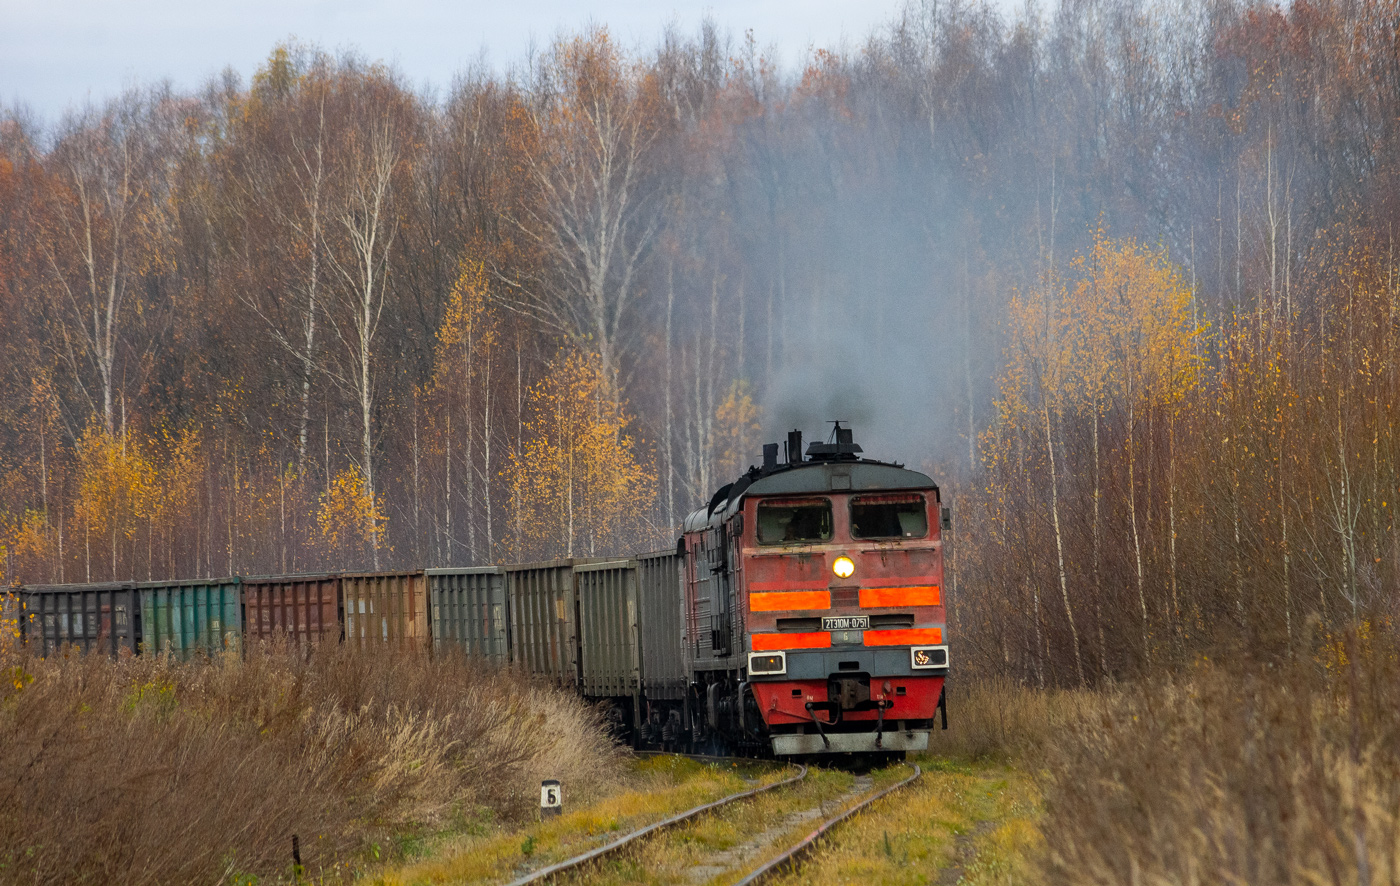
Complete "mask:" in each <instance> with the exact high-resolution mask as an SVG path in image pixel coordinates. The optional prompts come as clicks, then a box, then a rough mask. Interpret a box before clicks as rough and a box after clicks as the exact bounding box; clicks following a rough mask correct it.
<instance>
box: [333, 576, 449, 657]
mask: <svg viewBox="0 0 1400 886" xmlns="http://www.w3.org/2000/svg"><path fill="white" fill-rule="evenodd" d="M340 595H341V596H340V599H341V605H342V613H343V616H344V625H345V633H344V638H345V645H347V646H349V647H350V648H352V649H356V650H359V651H362V652H368V651H373V650H377V649H421V650H427V649H429V648H430V647H431V646H432V639H433V638H432V634H431V632H430V631H429V628H428V578H427V576H426V575H424V574H423V572H422V570H419V571H417V572H357V573H349V574H346V575H342V576H341V577H340Z"/></svg>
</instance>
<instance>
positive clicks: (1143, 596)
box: [1127, 372, 1152, 662]
mask: <svg viewBox="0 0 1400 886" xmlns="http://www.w3.org/2000/svg"><path fill="white" fill-rule="evenodd" d="M1135 412H1136V405H1135V404H1134V402H1133V376H1132V372H1129V373H1128V441H1127V443H1128V445H1127V452H1128V522H1130V523H1131V524H1132V526H1133V558H1134V562H1135V563H1136V565H1137V594H1138V607H1139V608H1140V609H1141V610H1142V613H1141V614H1142V655H1143V660H1144V661H1147V662H1151V661H1152V649H1151V647H1150V645H1149V644H1148V631H1147V625H1148V622H1147V592H1146V590H1145V588H1144V584H1143V575H1142V536H1141V535H1140V534H1139V533H1138V515H1137V475H1136V473H1135V471H1136V462H1137V458H1136V453H1135V449H1136V442H1135V439H1136V429H1135V427H1134V416H1135Z"/></svg>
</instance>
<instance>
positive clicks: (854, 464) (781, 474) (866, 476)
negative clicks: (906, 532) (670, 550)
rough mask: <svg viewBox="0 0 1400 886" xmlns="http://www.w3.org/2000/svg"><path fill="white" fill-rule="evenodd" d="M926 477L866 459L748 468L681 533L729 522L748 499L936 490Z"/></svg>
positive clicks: (694, 515) (687, 520) (693, 516)
mask: <svg viewBox="0 0 1400 886" xmlns="http://www.w3.org/2000/svg"><path fill="white" fill-rule="evenodd" d="M937 488H938V484H936V483H934V482H933V480H932V478H930V477H929V476H928V475H927V474H923V473H920V472H919V471H911V470H909V469H908V468H905V467H904V466H903V465H897V464H890V463H888V462H881V461H873V460H870V459H858V460H857V459H851V460H846V461H804V462H801V463H799V464H789V465H780V466H778V467H777V468H776V469H775V470H767V471H766V470H762V469H759V468H750V469H749V471H748V473H746V474H744V476H742V477H740V478H739V479H738V480H736V481H734V482H733V483H730V484H729V485H728V486H724V487H721V488H720V490H719V491H718V492H716V493H715V494H714V496H713V497H712V498H711V499H710V503H709V505H708V506H706V507H703V508H700V509H699V510H697V511H694V512H693V513H691V514H690V515H689V516H687V517H686V518H685V526H684V531H685V532H695V531H698V530H700V529H704V528H705V527H707V526H714V525H718V524H719V523H722V522H723V521H725V520H727V519H729V518H730V517H731V516H733V515H734V514H735V513H737V512H738V510H739V508H740V507H742V506H743V501H744V499H745V498H746V497H747V496H751V495H802V494H812V493H824V492H870V491H876V490H886V489H937Z"/></svg>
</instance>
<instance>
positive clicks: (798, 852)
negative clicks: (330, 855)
mask: <svg viewBox="0 0 1400 886" xmlns="http://www.w3.org/2000/svg"><path fill="white" fill-rule="evenodd" d="M677 756H686V757H688V758H689V759H694V760H698V761H701V762H706V763H729V762H736V763H737V762H744V763H752V762H753V761H752V760H750V759H747V758H738V757H712V756H704V755H677ZM921 774H922V770H921V769H920V768H919V767H918V766H915V767H914V773H913V774H912V775H910V776H909V777H908V778H905V779H903V780H902V781H899V782H897V783H895V784H893V785H890V786H888V787H886V788H883V789H882V790H879V791H877V792H875V793H873V794H871V795H870V796H868V797H866V798H864V799H862V800H860V801H859V802H857V803H855V804H854V805H851V806H849V807H847V808H846V809H844V810H843V811H841V812H840V813H838V814H836V815H834V816H832V817H831V818H828V819H826V820H824V821H823V822H822V823H821V824H819V825H818V826H817V827H816V828H815V829H814V830H813V831H812V832H811V833H810V834H808V835H807V836H806V837H804V838H803V839H802V840H801V841H800V842H799V843H797V844H796V845H795V846H793V847H792V848H790V849H787V850H785V851H783V852H782V853H780V854H778V855H777V856H775V857H773V858H771V859H769V860H768V861H766V862H765V863H763V864H762V865H761V866H759V867H758V868H756V869H755V870H754V871H753V872H751V873H749V874H748V875H747V876H745V877H743V878H742V879H740V880H738V881H737V882H736V883H735V886H753V884H758V883H761V882H764V881H765V880H768V879H769V878H772V877H776V876H778V875H781V874H785V873H789V872H791V871H793V870H796V869H797V868H798V867H800V866H801V864H802V863H803V862H804V861H805V859H806V858H807V857H808V856H810V854H811V853H812V851H813V850H814V848H815V847H816V845H817V844H818V843H819V842H820V841H821V840H822V838H823V837H825V836H826V835H827V834H828V833H829V832H830V831H831V830H832V829H833V828H835V827H837V826H838V825H840V824H841V823H842V822H844V821H846V820H848V819H850V818H851V817H853V816H855V815H857V814H859V813H860V812H861V811H863V810H865V809H867V808H869V807H870V806H871V805H873V804H874V803H876V802H878V801H879V800H881V799H883V798H884V797H887V796H889V795H890V794H892V793H894V792H895V791H898V790H900V789H901V788H904V787H907V786H909V785H910V784H912V783H913V782H914V781H915V780H916V779H918V778H919V776H920V775H921ZM806 777H807V767H806V766H801V767H800V768H799V770H798V772H797V773H796V774H795V775H793V776H792V777H791V778H787V779H784V780H782V781H778V782H774V783H773V784H770V785H764V786H762V787H758V788H753V789H751V790H747V791H740V792H739V793H736V794H731V795H730V796H728V797H723V798H721V799H719V800H714V801H712V802H709V803H705V804H703V805H701V806H696V807H695V808H693V809H689V810H686V811H684V812H681V813H678V814H676V815H673V816H671V817H669V818H666V819H664V820H662V821H659V822H656V823H655V824H652V825H648V826H647V827H644V828H641V829H639V830H636V831H633V832H631V833H629V834H627V835H625V836H623V837H620V838H619V839H617V840H614V841H613V842H611V843H608V844H607V845H605V846H600V847H598V848H595V849H592V850H590V851H588V852H584V853H582V854H580V855H576V856H574V857H572V858H569V859H565V860H564V861H561V862H557V863H556V864H552V865H550V866H548V867H545V868H541V869H539V870H537V871H532V872H531V873H529V874H526V875H525V876H522V877H520V878H518V879H516V880H514V881H512V882H510V883H509V884H507V886H527V884H535V883H545V882H548V881H550V880H551V879H553V878H555V877H559V876H561V875H564V876H567V875H569V874H575V875H581V876H582V877H583V880H582V882H587V881H588V880H589V879H591V878H592V874H589V873H585V869H586V868H588V866H589V865H592V864H594V863H596V862H599V861H601V860H603V859H606V858H608V857H609V856H614V855H617V854H618V853H621V852H623V851H625V850H627V849H629V848H632V847H634V846H637V845H638V844H640V842H641V841H643V840H645V839H647V838H648V837H654V836H657V835H658V834H660V833H662V832H664V831H667V830H671V829H674V828H676V827H678V826H680V825H683V824H685V823H687V822H690V821H694V820H695V819H697V818H699V817H700V816H702V815H704V814H706V813H708V812H712V811H714V810H717V809H720V808H723V807H725V806H728V805H730V804H732V803H735V802H737V801H740V800H744V799H746V798H749V797H754V796H756V795H758V794H763V793H765V792H768V791H773V790H775V789H778V788H783V787H790V786H793V785H795V784H797V783H799V782H802V781H803V780H804V779H805V778H806ZM702 879H703V877H702ZM573 882H580V880H578V879H575V880H573Z"/></svg>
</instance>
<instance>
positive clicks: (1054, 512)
mask: <svg viewBox="0 0 1400 886" xmlns="http://www.w3.org/2000/svg"><path fill="white" fill-rule="evenodd" d="M1041 411H1042V413H1043V414H1044V416H1045V445H1046V449H1047V450H1048V451H1049V453H1050V516H1051V521H1052V523H1053V524H1054V527H1055V556H1056V562H1057V565H1058V567H1059V576H1060V597H1061V599H1063V600H1064V604H1065V618H1067V619H1069V635H1070V642H1071V643H1072V644H1073V646H1074V670H1075V674H1076V675H1077V676H1078V678H1079V685H1080V686H1083V685H1084V661H1083V659H1082V658H1081V656H1080V654H1079V629H1078V628H1077V627H1075V624H1074V610H1073V609H1072V608H1071V607H1070V603H1069V580H1068V578H1067V576H1066V574H1065V543H1064V538H1063V536H1062V534H1061V532H1060V487H1059V482H1058V480H1057V472H1056V467H1055V438H1054V435H1053V434H1052V433H1051V430H1050V404H1049V403H1048V402H1043V403H1042V404H1041Z"/></svg>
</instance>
